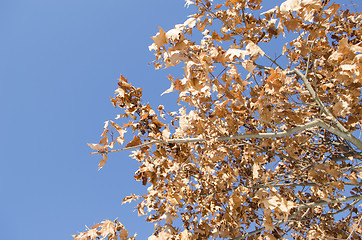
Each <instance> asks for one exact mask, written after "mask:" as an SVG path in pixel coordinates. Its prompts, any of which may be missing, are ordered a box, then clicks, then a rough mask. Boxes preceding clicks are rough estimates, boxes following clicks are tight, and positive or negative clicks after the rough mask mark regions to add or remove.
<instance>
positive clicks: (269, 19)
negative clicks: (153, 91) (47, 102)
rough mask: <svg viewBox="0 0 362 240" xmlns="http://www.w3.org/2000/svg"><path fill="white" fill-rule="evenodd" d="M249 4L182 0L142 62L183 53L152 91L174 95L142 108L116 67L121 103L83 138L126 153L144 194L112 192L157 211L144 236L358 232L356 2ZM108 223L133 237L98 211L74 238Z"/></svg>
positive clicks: (246, 0) (111, 230) (361, 19)
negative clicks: (177, 19)
mask: <svg viewBox="0 0 362 240" xmlns="http://www.w3.org/2000/svg"><path fill="white" fill-rule="evenodd" d="M261 4H262V1H261V0H224V1H221V0H220V1H216V0H215V1H210V0H186V5H187V6H192V7H194V8H195V14H193V15H192V16H190V17H189V18H188V19H187V21H186V22H185V23H184V24H179V25H176V26H175V28H174V29H171V30H169V31H167V32H165V31H164V30H163V29H162V28H159V32H158V33H157V34H156V35H155V36H153V37H152V39H153V41H154V43H153V44H152V45H151V46H150V47H149V48H150V50H151V51H155V57H156V59H155V61H154V65H155V68H156V69H159V68H162V67H165V68H168V67H174V66H177V65H178V64H180V63H181V62H183V63H184V75H183V76H179V78H178V77H176V76H171V75H170V76H169V77H168V79H169V80H170V81H171V86H170V88H169V89H167V90H166V91H165V92H164V93H171V92H174V93H177V94H178V100H177V103H178V104H179V105H180V109H178V110H176V111H168V110H166V108H165V106H162V105H160V106H158V107H157V109H156V108H153V107H151V106H150V105H149V104H145V103H143V102H142V100H141V97H142V90H141V89H140V88H136V87H134V86H133V85H132V84H131V83H129V82H128V81H127V79H126V78H125V77H123V76H121V77H120V79H119V82H118V88H117V90H116V95H115V97H114V98H113V99H112V100H111V101H112V104H113V105H114V106H115V107H117V108H119V109H120V110H121V111H122V112H121V113H120V114H119V115H118V116H117V117H116V119H117V120H115V121H111V120H110V121H107V122H106V124H105V126H104V130H103V133H102V135H101V136H102V138H101V140H100V142H99V144H89V145H90V147H91V148H93V149H95V150H97V152H95V153H94V154H101V155H102V156H103V159H102V160H101V161H100V164H99V167H100V168H102V167H103V165H104V164H105V163H106V161H107V156H108V155H109V154H111V153H112V152H116V151H124V150H131V155H130V156H131V157H132V158H133V159H135V160H137V161H138V162H139V165H140V166H139V169H138V170H137V172H136V173H135V179H136V180H137V181H141V182H142V184H143V185H145V186H147V187H148V188H147V194H145V195H143V196H137V195H131V196H128V197H125V199H124V202H130V201H133V200H138V201H139V202H138V205H137V207H136V208H137V209H138V213H139V214H140V215H147V221H149V222H155V223H157V224H156V225H155V226H156V227H155V231H154V233H153V235H152V236H150V237H149V239H150V240H154V239H182V240H186V239H210V238H227V239H234V240H236V239H280V238H293V239H361V235H362V227H361V222H362V214H361V206H360V205H359V202H360V201H361V200H362V180H361V179H362V167H361V164H362V161H361V160H362V153H361V152H362V142H361V140H360V136H359V135H360V134H361V124H362V104H361V101H362V97H361V87H362V78H361V73H362V31H361V29H360V27H361V25H362V14H361V13H353V12H350V11H349V10H342V9H341V7H340V5H338V4H335V3H330V2H329V1H328V0H324V1H319V0H287V1H285V2H283V3H282V4H281V5H280V6H276V7H275V8H273V9H270V10H267V11H264V12H262V11H261V7H262V5H261ZM200 33H201V34H200ZM271 46H272V47H271ZM276 46H279V49H278V47H276ZM276 52H277V53H278V56H277V57H272V55H271V54H275V53H276ZM119 119H122V120H123V121H124V122H123V125H122V124H121V123H120V122H119V121H120V120H119ZM127 130H128V133H130V135H131V136H132V137H131V139H132V140H131V141H129V142H128V143H127V144H125V146H124V147H122V146H123V144H124V142H125V141H126V139H125V136H126V132H127ZM115 134H116V137H113V136H115ZM111 136H112V137H111ZM116 145H122V146H121V147H115V146H116ZM117 235H118V236H119V238H120V239H134V237H129V236H128V232H127V231H126V230H125V228H124V226H123V225H122V224H121V223H120V222H118V221H114V222H112V221H108V220H107V221H104V222H102V223H100V224H97V225H96V226H94V227H93V228H90V229H88V230H87V231H86V232H84V233H81V234H79V235H74V238H75V239H77V240H78V239H97V237H104V238H108V239H118V238H117Z"/></svg>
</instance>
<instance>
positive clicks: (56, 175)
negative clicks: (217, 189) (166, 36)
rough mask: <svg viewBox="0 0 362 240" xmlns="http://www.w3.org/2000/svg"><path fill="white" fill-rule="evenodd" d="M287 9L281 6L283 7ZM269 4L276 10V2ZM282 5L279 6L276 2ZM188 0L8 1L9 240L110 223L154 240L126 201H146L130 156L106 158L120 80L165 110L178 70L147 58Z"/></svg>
mask: <svg viewBox="0 0 362 240" xmlns="http://www.w3.org/2000/svg"><path fill="white" fill-rule="evenodd" d="M278 2H280V1H278ZM270 3H271V2H269V4H270ZM275 3H276V2H275ZM183 6H184V1H183V0H153V1H150V0H140V1H125V0H61V1H59V0H1V1H0V29H1V37H0V44H1V47H0V49H1V52H0V82H1V87H0V134H1V135H0V136H1V137H0V150H1V152H0V154H1V155H0V156H1V157H0V161H1V174H0V190H1V198H0V226H1V227H0V229H1V236H2V237H1V238H3V239H11V240H20V239H21V240H22V239H28V240H38V239H39V240H42V239H52V240H64V239H72V237H71V235H72V234H76V233H78V232H79V231H84V230H85V227H84V225H88V226H93V224H95V223H97V222H100V221H102V220H103V219H110V220H113V219H115V218H117V217H118V218H119V220H120V221H121V222H122V223H124V224H125V226H126V228H127V229H128V230H129V232H130V233H135V232H137V233H138V236H139V239H146V237H148V236H149V235H150V234H151V233H152V230H153V224H147V223H145V222H144V221H143V217H138V216H137V213H136V212H135V211H134V210H133V207H134V205H123V206H121V202H122V199H123V197H124V196H126V195H128V194H130V193H142V192H143V191H144V189H143V188H142V186H141V184H140V183H139V182H135V181H134V180H133V174H134V172H135V171H136V169H137V166H138V163H136V162H135V161H134V160H132V159H130V158H129V157H128V154H129V152H123V153H117V154H114V155H112V156H110V159H109V161H108V163H107V164H106V166H105V167H104V168H103V169H102V170H101V171H99V172H98V171H97V168H98V162H99V159H100V158H99V157H96V156H90V155H89V152H90V151H91V149H90V148H89V147H88V146H87V145H86V143H88V142H90V143H95V142H98V141H99V139H100V138H99V135H100V134H101V129H102V127H103V122H104V121H106V120H108V119H113V118H114V116H115V114H116V111H115V110H114V108H113V107H112V105H111V103H110V101H109V97H110V96H113V93H114V90H115V88H116V82H117V80H116V79H117V78H118V77H119V74H120V73H122V74H123V75H124V76H125V77H126V78H128V79H129V80H130V81H131V82H132V83H134V84H135V85H136V86H137V87H142V88H143V89H144V97H145V101H149V102H152V105H153V106H157V105H158V104H165V102H168V101H170V99H172V95H171V96H168V95H165V96H162V97H160V94H161V93H162V92H163V91H164V90H166V89H167V88H168V87H169V81H168V80H167V78H166V76H167V75H168V73H169V71H170V70H162V71H155V70H154V68H153V65H149V63H150V62H151V61H152V60H153V59H154V58H153V53H150V52H149V51H148V45H150V44H151V43H152V40H151V39H150V37H151V36H153V35H154V34H155V33H156V32H157V31H158V26H162V28H163V29H165V30H168V29H171V28H172V27H173V26H174V25H175V24H177V23H183V22H184V21H185V20H186V19H187V15H189V14H191V11H192V10H191V8H190V9H187V8H184V7H183Z"/></svg>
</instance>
